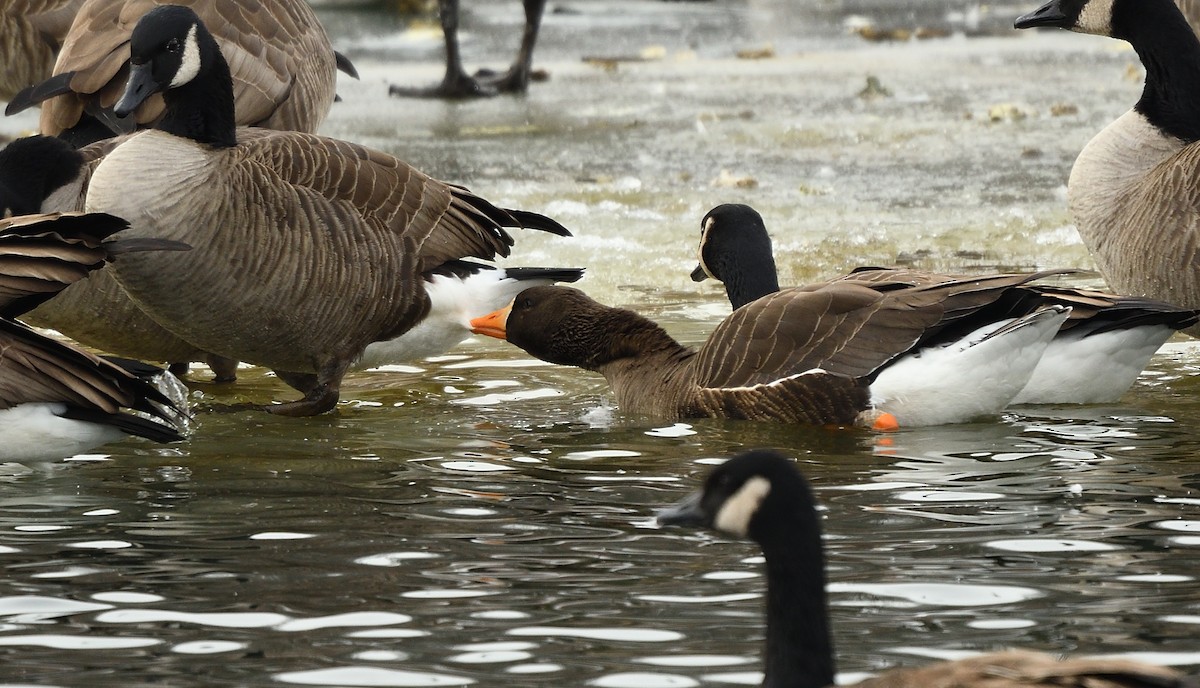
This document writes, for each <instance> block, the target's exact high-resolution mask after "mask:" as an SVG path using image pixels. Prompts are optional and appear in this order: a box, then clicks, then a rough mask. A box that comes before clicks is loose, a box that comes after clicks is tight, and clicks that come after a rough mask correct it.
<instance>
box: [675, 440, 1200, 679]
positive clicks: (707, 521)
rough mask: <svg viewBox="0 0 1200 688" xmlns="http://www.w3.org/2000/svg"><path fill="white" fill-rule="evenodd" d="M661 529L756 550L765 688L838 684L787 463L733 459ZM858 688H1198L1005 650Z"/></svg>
mask: <svg viewBox="0 0 1200 688" xmlns="http://www.w3.org/2000/svg"><path fill="white" fill-rule="evenodd" d="M658 522H659V524H661V525H677V526H691V527H703V528H712V529H714V530H718V531H720V532H723V533H728V534H730V535H734V536H737V537H739V538H750V539H751V540H754V542H756V543H757V544H758V545H759V547H761V548H762V553H763V556H764V557H765V559H766V574H767V597H766V599H767V603H766V615H767V638H766V643H765V654H766V656H765V658H764V669H765V671H764V677H763V682H762V685H763V686H767V687H769V688H822V687H823V686H832V685H834V673H835V669H834V667H835V660H834V648H833V639H832V637H831V635H830V628H829V605H828V603H827V601H826V593H825V553H824V546H823V545H822V542H821V523H820V517H819V516H818V515H817V513H816V500H815V499H814V497H813V494H812V489H811V488H810V487H809V485H808V483H807V482H806V481H805V480H804V477H803V476H802V475H801V474H800V472H799V471H798V470H796V468H795V466H794V465H792V463H791V462H790V461H788V459H786V458H785V457H784V456H783V455H781V454H779V453H777V452H773V451H767V450H756V451H749V452H745V453H743V454H739V455H737V456H735V457H733V458H731V459H729V460H728V461H726V462H725V463H723V464H722V465H720V466H718V467H717V468H715V469H714V470H713V471H712V473H711V474H710V475H709V476H708V478H707V479H706V480H705V481H704V487H703V488H702V489H701V490H700V491H699V492H696V493H695V494H693V495H691V496H689V497H687V498H685V499H683V500H682V501H680V502H678V503H676V504H675V505H673V506H671V507H668V508H665V509H663V510H661V511H659V513H658ZM850 685H853V686H855V687H856V688H938V687H942V688H949V687H952V686H953V687H957V688H983V687H985V686H986V687H987V688H1038V687H1041V688H1196V687H1197V686H1200V681H1198V680H1197V679H1196V678H1188V677H1185V676H1183V675H1182V674H1179V673H1177V672H1176V671H1174V670H1172V669H1168V668H1165V667H1159V666H1153V665H1150V664H1143V663H1140V662H1133V661H1128V660H1121V659H1102V658H1076V659H1070V658H1068V659H1059V658H1057V657H1052V656H1050V655H1047V654H1043V653H1040V652H1031V651H1028V650H1009V651H1005V652H996V653H991V654H984V655H979V656H976V657H971V658H969V659H962V660H957V661H950V662H938V663H936V664H930V665H927V666H924V667H919V668H912V669H890V670H887V671H885V672H883V673H881V674H879V675H878V676H875V677H872V678H868V679H866V680H864V681H860V682H858V683H854V684H850Z"/></svg>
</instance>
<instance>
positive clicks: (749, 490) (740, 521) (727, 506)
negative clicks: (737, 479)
mask: <svg viewBox="0 0 1200 688" xmlns="http://www.w3.org/2000/svg"><path fill="white" fill-rule="evenodd" d="M770 491H771V481H769V480H767V479H766V478H764V477H762V476H755V477H753V478H751V479H749V480H747V481H746V482H745V484H743V485H742V486H741V487H740V488H738V491H737V492H734V493H733V495H732V496H731V497H730V498H729V499H726V500H725V503H724V504H722V505H721V510H720V511H718V512H717V517H716V518H715V519H714V520H713V525H714V526H715V527H716V529H717V530H722V531H725V532H726V533H730V534H732V535H737V536H740V537H746V533H747V532H749V530H750V519H751V518H753V517H754V512H755V511H758V506H759V505H760V504H762V501H763V499H765V498H766V496H767V493H769V492H770Z"/></svg>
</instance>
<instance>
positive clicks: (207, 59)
mask: <svg viewBox="0 0 1200 688" xmlns="http://www.w3.org/2000/svg"><path fill="white" fill-rule="evenodd" d="M129 53H130V54H129V81H128V82H127V83H126V85H125V93H124V95H122V96H121V99H120V100H119V101H117V104H116V105H114V106H113V112H114V113H115V114H116V115H117V116H118V117H125V116H127V115H129V114H130V113H132V112H133V111H134V110H135V109H136V108H137V107H138V106H139V105H141V104H142V103H143V102H145V100H146V99H147V98H149V97H150V96H152V95H154V94H156V93H162V94H163V101H164V102H165V104H166V108H165V110H164V112H163V115H162V119H161V120H160V121H159V123H158V124H157V125H156V128H157V129H161V130H163V131H166V132H168V133H171V134H175V135H177V136H183V137H186V138H190V139H193V140H195V141H199V142H200V143H207V144H211V145H214V146H222V147H228V146H234V145H236V144H237V136H236V127H237V120H236V117H235V114H234V99H233V77H232V76H230V72H229V63H227V62H226V61H225V58H224V56H223V55H221V48H220V47H219V46H218V45H217V41H216V39H214V38H213V36H212V34H211V33H210V32H209V30H208V28H207V27H205V26H204V22H203V21H201V20H200V17H198V16H197V15H196V13H195V12H193V11H192V10H191V8H188V7H181V6H178V5H162V6H159V7H156V8H154V9H152V10H150V11H149V12H147V13H146V14H145V15H143V16H142V18H141V19H139V20H138V23H137V25H136V26H134V28H133V33H132V34H131V35H130V37H129Z"/></svg>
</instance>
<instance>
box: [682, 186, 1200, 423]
mask: <svg viewBox="0 0 1200 688" xmlns="http://www.w3.org/2000/svg"><path fill="white" fill-rule="evenodd" d="M709 277H711V278H713V279H716V280H718V281H720V282H722V283H723V284H724V285H725V294H726V296H727V297H728V298H729V302H730V305H732V306H733V307H734V308H739V307H741V306H743V305H745V304H746V303H749V302H751V301H753V300H755V299H757V298H760V297H762V296H765V295H767V294H773V293H775V292H777V291H779V281H778V277H777V275H776V270H775V258H774V256H773V254H772V251H771V239H770V237H769V236H768V234H767V229H766V225H765V224H764V223H763V219H762V216H761V215H759V214H758V212H756V211H755V210H754V209H753V208H751V207H750V206H747V205H740V204H726V205H720V206H717V207H716V208H713V209H712V210H710V211H709V212H708V214H707V215H705V216H704V219H703V220H702V222H701V236H700V264H699V265H698V266H697V267H696V269H695V270H694V271H693V272H692V279H693V280H694V281H697V282H699V281H701V280H704V279H706V278H709ZM834 279H835V280H851V281H857V282H864V283H867V284H868V285H869V286H871V288H873V289H877V290H881V291H883V290H888V289H895V288H903V287H906V286H921V285H928V284H938V283H941V282H948V281H952V280H954V279H965V277H955V276H951V275H943V274H938V273H932V272H925V271H921V270H907V269H886V268H859V269H857V270H854V271H853V272H851V273H849V274H847V275H843V276H840V277H837V278H834ZM1017 289H1020V290H1022V291H1024V292H1027V293H1026V294H1025V295H1024V296H1023V298H1021V299H1018V300H1014V301H1013V305H1014V308H1016V309H1017V310H1014V311H1013V312H1011V313H1010V315H1013V316H1016V315H1024V314H1025V313H1027V312H1031V310H1036V309H1039V308H1044V307H1046V306H1049V305H1058V306H1069V307H1070V308H1071V317H1069V318H1068V319H1067V320H1066V322H1064V323H1063V325H1062V328H1061V329H1060V330H1059V332H1058V334H1057V335H1056V336H1055V338H1054V340H1053V341H1052V342H1051V343H1050V346H1049V347H1048V348H1047V349H1046V353H1045V355H1044V356H1043V357H1042V360H1041V362H1040V363H1039V364H1038V367H1037V369H1036V370H1034V372H1033V375H1032V377H1031V378H1030V380H1029V383H1028V384H1027V385H1026V386H1025V388H1024V389H1022V390H1021V393H1020V394H1018V395H1017V396H1016V398H1015V399H1013V403H1014V404H1083V403H1100V402H1110V401H1115V400H1117V399H1119V398H1120V397H1121V395H1122V394H1124V393H1125V391H1126V390H1128V389H1129V387H1130V386H1131V385H1133V383H1134V381H1135V380H1136V379H1137V376H1138V375H1139V374H1140V373H1141V372H1142V370H1143V369H1144V368H1145V367H1146V365H1147V364H1148V363H1149V362H1150V358H1151V356H1153V355H1154V352H1155V351H1157V350H1158V349H1159V347H1160V346H1162V344H1163V343H1164V342H1166V341H1167V339H1169V338H1170V337H1171V335H1172V334H1174V333H1175V332H1177V331H1179V330H1182V329H1185V328H1188V327H1191V326H1193V325H1195V324H1196V322H1197V320H1198V319H1200V312H1198V311H1196V310H1193V309H1190V308H1180V307H1178V306H1173V305H1171V304H1169V303H1164V302H1162V301H1156V300H1153V299H1146V298H1139V297H1132V296H1116V295H1114V294H1106V293H1103V292H1098V291H1091V290H1086V289H1067V288H1062V287H1050V286H1042V285H1037V284H1027V285H1022V286H1020V287H1017Z"/></svg>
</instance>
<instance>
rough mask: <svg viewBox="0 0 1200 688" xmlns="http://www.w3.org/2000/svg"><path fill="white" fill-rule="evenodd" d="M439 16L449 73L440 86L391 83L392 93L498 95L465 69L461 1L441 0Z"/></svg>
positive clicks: (390, 93)
mask: <svg viewBox="0 0 1200 688" xmlns="http://www.w3.org/2000/svg"><path fill="white" fill-rule="evenodd" d="M438 16H439V17H440V18H441V21H442V36H443V38H444V39H445V41H446V75H445V76H444V77H442V83H440V84H437V85H436V86H429V87H425V88H415V87H411V86H395V85H393V86H389V87H388V95H393V96H397V97H400V98H477V97H480V96H490V95H495V91H494V90H491V89H488V88H486V87H484V86H482V85H481V84H480V83H479V82H478V81H476V80H475V79H474V78H472V77H471V76H470V75H469V74H467V72H466V70H465V69H463V64H462V53H461V51H460V50H459V46H458V0H438Z"/></svg>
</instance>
